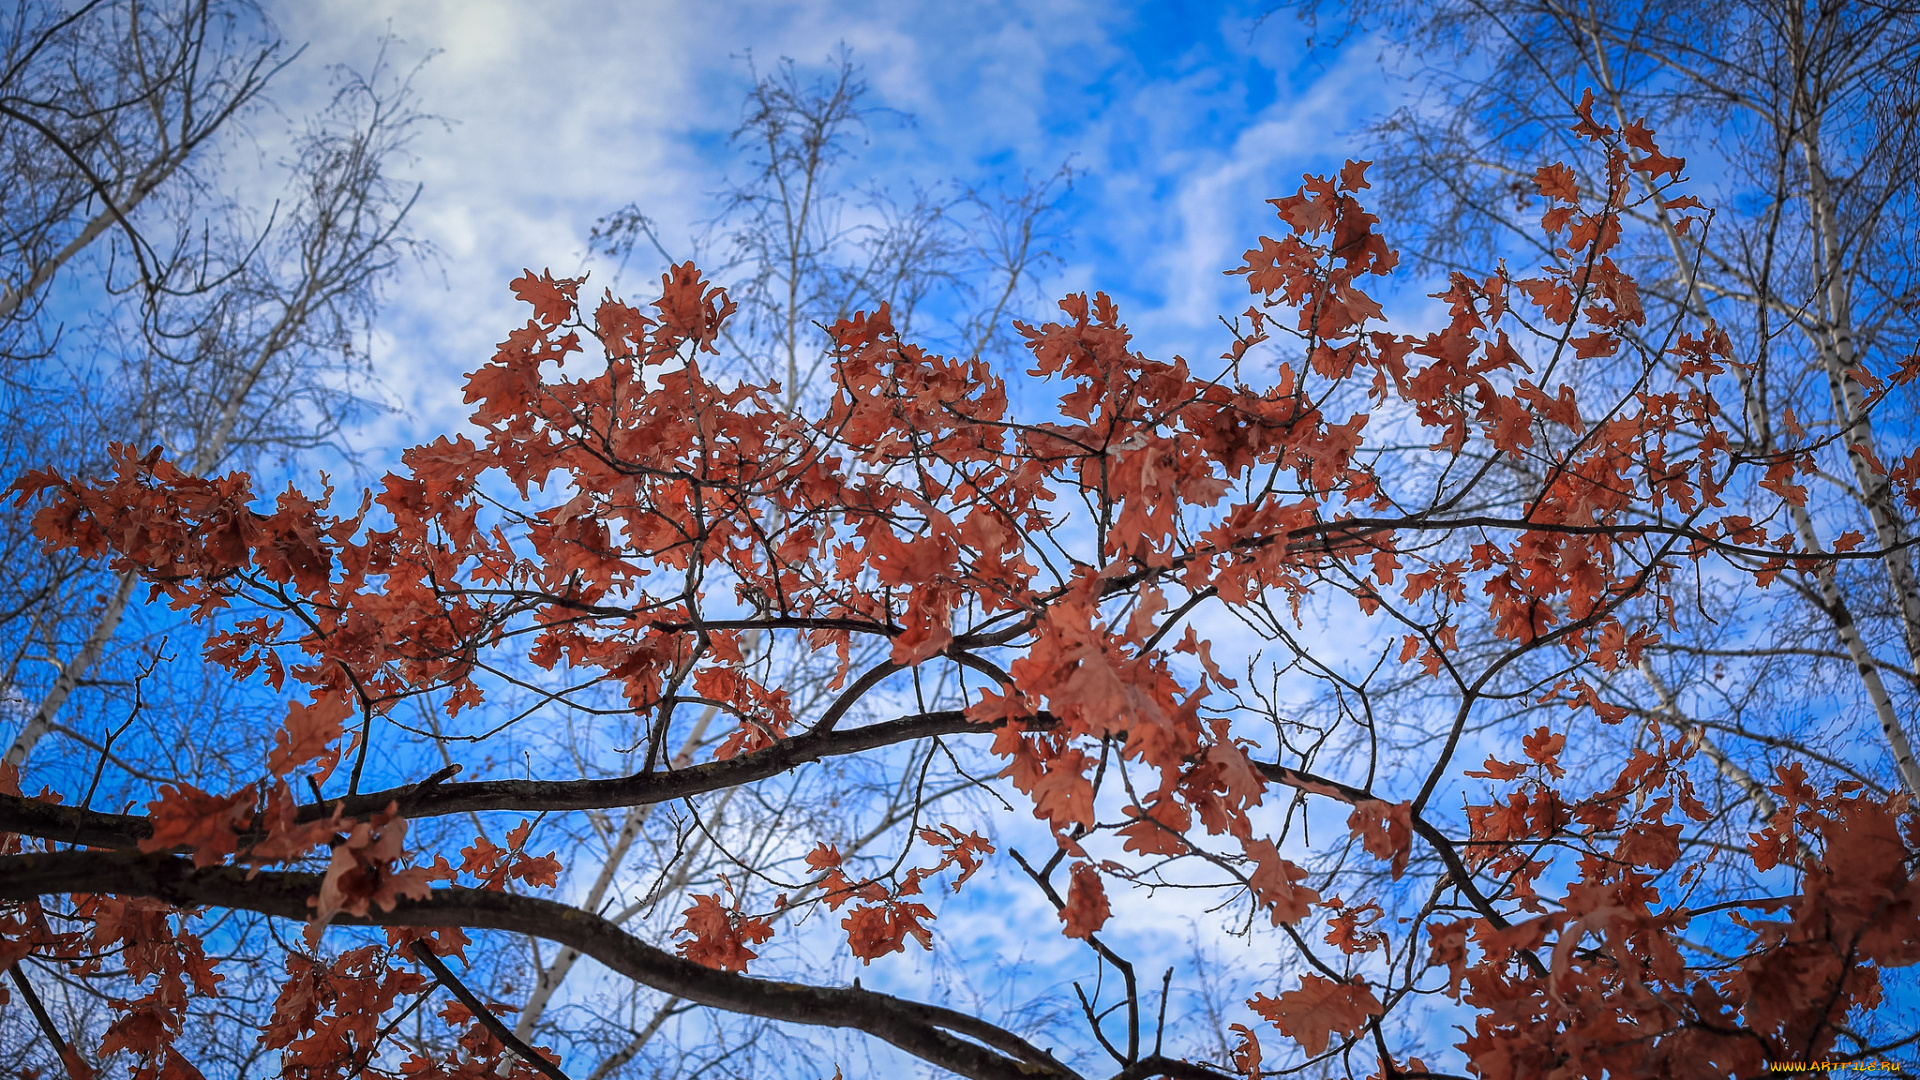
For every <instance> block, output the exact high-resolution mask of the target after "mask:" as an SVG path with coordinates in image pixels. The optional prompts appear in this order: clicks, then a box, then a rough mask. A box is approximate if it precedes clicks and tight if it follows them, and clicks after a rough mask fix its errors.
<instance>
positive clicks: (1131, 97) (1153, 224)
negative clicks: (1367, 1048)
mask: <svg viewBox="0 0 1920 1080" xmlns="http://www.w3.org/2000/svg"><path fill="white" fill-rule="evenodd" d="M1259 11H1260V7H1259V5H1257V4H1241V3H1232V4H1224V5H1209V4H1198V3H1160V4H1143V5H1131V6H1128V5H1116V4H1107V3H1091V2H1085V0H1058V2H1055V3H1049V4H1017V3H991V2H989V3H972V4H939V5H935V4H885V3H872V2H864V0H862V2H843V3H826V4H822V3H811V4H809V3H768V2H762V0H749V2H745V3H733V4H724V5H697V6H696V5H689V4H678V5H669V4H659V3H634V4H611V3H593V2H587V0H562V2H557V3H545V4H538V5H536V4H531V3H519V2H508V0H471V2H458V3H456V2H449V0H437V2H436V0H424V2H410V3H407V4H402V5H393V4H391V3H383V2H376V0H337V2H332V3H307V4H286V3H283V4H280V5H277V9H276V10H274V11H273V16H274V18H275V19H276V21H277V22H278V23H279V25H280V27H281V29H282V30H283V32H284V33H285V34H286V36H287V37H288V38H289V40H291V41H293V42H296V43H302V42H303V43H307V44H308V52H307V54H306V56H305V57H304V58H303V60H302V63H301V64H300V65H299V66H298V67H297V68H296V69H295V70H294V71H292V72H289V73H288V74H289V75H292V76H293V78H292V79H291V80H289V82H288V83H287V84H285V85H283V86H282V87H281V90H280V96H281V99H282V101H283V102H285V106H286V108H287V110H288V112H289V113H290V114H297V112H298V111H299V110H300V108H301V107H302V106H303V105H305V104H308V103H309V101H308V100H307V99H309V98H311V99H312V100H313V101H317V100H318V95H319V94H321V93H324V91H325V86H324V80H323V77H322V76H323V72H322V67H321V64H322V62H325V61H331V60H343V61H345V62H347V63H350V64H356V65H360V66H363V67H364V66H365V65H366V64H367V63H369V62H370V60H371V58H372V57H373V55H374V54H375V51H376V49H377V46H378V41H379V38H380V36H381V35H382V34H383V33H385V32H387V31H388V30H389V29H390V30H391V32H392V33H393V34H394V35H395V36H396V37H397V38H399V39H400V44H399V45H397V46H396V47H395V49H394V50H393V55H394V57H395V58H396V59H397V60H398V62H399V64H400V65H402V66H406V65H409V64H411V63H412V62H414V61H416V60H417V59H418V58H420V57H422V56H425V55H427V54H428V53H429V52H436V53H437V55H435V56H434V57H433V58H432V59H431V60H430V61H429V62H428V63H427V65H426V66H425V68H424V69H423V70H422V71H421V72H420V74H419V76H418V79H417V81H416V86H417V88H418V89H419V91H420V95H421V99H422V105H423V107H424V108H426V109H427V110H429V111H431V112H433V113H436V114H438V115H439V116H441V117H443V118H444V119H445V120H446V121H447V122H448V123H447V124H446V126H444V127H433V128H429V129H423V131H422V133H421V137H420V138H419V140H418V141H417V143H416V144H415V150H416V152H417V154H418V161H417V162H416V163H415V165H414V167H413V170H412V172H413V175H414V176H415V177H417V178H418V180H420V181H421V182H422V183H423V184H424V185H425V188H424V192H423V194H422V197H421V202H420V205H419V208H418V210H417V211H416V214H417V217H416V226H417V228H418V230H419V232H420V233H421V234H422V235H423V236H424V237H425V238H426V239H428V240H431V241H432V242H433V243H434V244H435V245H436V246H437V247H438V249H439V250H440V253H441V255H440V259H439V260H438V261H437V262H436V263H434V264H431V265H427V266H409V267H407V269H406V270H405V271H404V273H403V274H402V276H401V277H400V279H399V280H398V281H397V282H396V283H395V287H394V289H393V292H392V296H391V299H390V302H389V304H388V306H387V308H386V310H385V313H384V315H383V317H382V318H381V320H380V322H379V324H378V327H377V334H378V336H377V345H378V348H377V350H376V356H377V358H378V360H379V363H380V370H381V375H382V378H383V381H384V382H385V384H386V386H387V389H388V390H389V392H390V394H391V395H392V397H393V398H394V400H395V402H396V404H399V405H401V406H402V408H403V409H404V410H405V415H404V416H402V417H396V418H394V419H393V420H391V421H387V422H382V423H379V424H376V425H375V426H374V427H372V428H370V429H369V430H367V431H366V432H364V433H363V440H364V441H367V442H370V443H372V444H374V445H372V446H370V447H369V449H370V450H372V451H373V456H374V457H375V458H378V457H380V456H381V447H382V446H383V445H384V446H392V445H393V444H395V443H398V442H400V441H401V440H406V441H412V440H414V439H418V438H421V437H431V435H433V434H437V433H439V432H441V431H445V430H448V429H449V428H451V427H455V426H458V425H459V423H460V422H461V420H462V419H463V415H464V410H463V409H462V408H461V406H460V404H459V387H460V383H461V381H462V380H461V374H462V373H464V372H466V371H470V370H472V369H473V368H474V367H475V366H477V365H478V364H479V363H480V362H482V361H483V360H484V359H485V358H486V357H487V356H488V355H489V354H490V353H491V346H492V344H493V343H494V342H495V341H498V340H500V338H501V336H503V335H504V333H505V331H506V330H507V328H509V327H510V326H512V325H515V324H516V323H517V322H518V321H519V320H521V319H522V318H524V315H523V313H521V312H520V311H519V310H517V305H516V303H515V302H514V301H513V300H512V298H511V296H510V295H509V293H508V291H507V289H506V283H507V281H508V280H510V279H511V278H512V277H514V276H516V275H517V274H518V272H519V270H520V268H521V267H532V268H534V269H539V268H542V267H552V268H553V270H554V271H555V272H556V273H561V272H577V271H578V270H580V269H582V268H593V269H595V271H596V273H595V284H596V285H600V284H604V283H606V282H607V281H608V280H609V277H608V275H609V272H610V271H611V269H612V268H611V267H610V266H605V265H600V266H597V267H594V266H592V264H590V263H589V262H587V261H586V247H587V245H586V236H587V232H588V230H589V229H590V227H591V226H592V224H593V222H594V221H595V219H596V218H598V217H599V216H601V215H603V214H605V213H607V212H609V211H611V210H613V209H615V208H617V207H619V206H622V205H624V204H626V203H629V202H633V203H637V204H639V205H640V206H641V207H643V208H644V209H645V210H646V211H647V212H648V213H649V214H650V215H651V216H653V217H654V218H655V219H656V220H658V221H660V222H661V223H662V226H663V232H665V233H666V234H667V235H668V236H674V235H682V236H684V235H687V234H688V232H690V231H691V229H692V228H693V227H694V226H695V225H696V223H698V222H699V221H701V220H703V219H705V218H707V217H709V216H711V214H712V211H713V207H714V203H713V200H712V199H711V197H710V193H711V192H712V191H713V190H714V189H716V188H717V187H719V186H720V185H721V183H722V182H723V180H724V179H725V178H726V177H727V176H729V175H734V176H738V175H739V173H740V170H741V163H740V160H739V158H738V156H737V155H736V154H735V152H734V151H733V150H732V149H731V148H730V147H729V146H728V144H727V139H726V135H727V133H728V132H729V131H730V130H731V129H732V127H733V125H734V123H735V122H736V121H737V119H738V117H739V109H740V102H741V97H742V94H743V93H744V91H745V90H746V89H747V87H748V86H749V85H750V82H751V80H750V76H749V73H748V66H747V63H746V62H745V61H744V60H743V59H742V58H743V57H744V56H745V55H746V54H748V53H749V52H750V53H751V54H752V56H753V57H754V58H755V60H756V61H757V62H758V63H759V64H760V65H762V67H763V68H764V67H765V66H767V65H770V64H772V63H774V62H776V61H777V60H778V59H779V58H781V57H791V58H793V59H794V60H796V61H797V62H798V63H800V64H801V65H802V69H803V70H806V69H808V68H809V67H811V68H813V69H815V70H824V68H825V61H826V58H827V57H828V55H829V54H830V53H831V52H832V51H833V50H834V49H835V48H836V46H837V45H839V44H840V43H842V42H844V43H845V44H846V45H847V46H848V47H849V48H850V49H851V50H852V51H853V55H854V58H855V60H856V61H857V62H858V63H860V64H861V65H862V66H863V68H864V70H865V75H866V78H867V81H868V84H869V86H870V88H871V102H872V104H875V105H879V106H885V107H887V108H888V109H889V110H894V111H892V112H889V113H884V114H880V115H877V116H876V117H875V118H874V120H873V121H872V123H871V128H872V145H871V149H870V151H869V152H868V153H867V155H866V156H865V158H864V160H863V165H864V166H865V167H866V168H868V169H869V170H871V173H872V178H873V179H874V180H876V181H878V182H880V183H883V184H896V185H897V184H900V183H902V182H904V181H908V180H918V181H920V182H922V183H933V182H939V181H943V180H953V181H959V182H960V183H963V184H973V185H991V184H993V183H994V182H996V181H998V180H1001V179H1003V178H1009V177H1013V178H1017V177H1018V176H1019V175H1020V174H1021V173H1022V172H1023V171H1031V172H1034V173H1037V174H1040V175H1045V174H1047V173H1049V172H1051V171H1053V170H1054V169H1056V168H1057V167H1059V165H1060V164H1061V163H1063V162H1071V164H1072V165H1073V167H1074V169H1075V171H1076V172H1077V174H1078V177H1077V180H1076V184H1075V189H1074V192H1073V195H1072V197H1071V198H1070V200H1069V201H1068V203H1067V204H1066V207H1065V213H1066V221H1065V222H1064V224H1065V225H1066V229H1067V231H1068V232H1070V233H1071V235H1072V238H1073V243H1072V246H1071V248H1070V249H1069V250H1068V251H1067V259H1066V261H1065V263H1064V264H1063V265H1062V266H1060V267H1059V268H1057V270H1056V272H1055V273H1054V274H1053V280H1052V281H1049V282H1048V283H1047V287H1046V292H1047V293H1048V294H1049V295H1055V296H1057V295H1059V294H1061V293H1064V292H1067V291H1074V290H1081V289H1087V290H1093V289H1104V290H1106V291H1107V292H1109V293H1111V294H1113V295H1114V296H1115V297H1116V298H1117V299H1119V300H1120V301H1121V303H1122V305H1123V307H1122V310H1123V312H1124V313H1125V314H1126V316H1127V318H1128V321H1129V323H1130V324H1131V325H1132V326H1133V327H1134V329H1135V331H1136V333H1138V334H1139V337H1140V343H1141V346H1142V347H1143V348H1144V349H1145V351H1147V352H1148V353H1149V354H1151V355H1166V354H1169V353H1173V352H1180V353H1183V354H1185V355H1188V356H1189V357H1195V358H1197V357H1200V356H1206V355H1213V354H1217V353H1218V352H1219V351H1220V349H1221V347H1222V334H1221V331H1220V329H1219V327H1218V325H1217V323H1216V321H1215V320H1216V317H1217V316H1218V315H1219V314H1221V313H1224V312H1229V311H1235V310H1239V309H1241V308H1244V306H1245V300H1244V299H1242V297H1243V296H1244V292H1243V291H1242V290H1240V289H1239V287H1238V283H1237V282H1236V281H1234V280H1232V279H1227V278H1223V277H1222V276H1221V274H1220V272H1221V271H1222V270H1223V269H1225V268H1227V267H1229V266H1231V265H1233V264H1234V263H1235V262H1237V256H1238V255H1239V253H1240V252H1241V251H1243V250H1244V249H1245V248H1247V247H1248V246H1251V244H1252V243H1253V241H1254V239H1255V238H1256V237H1257V236H1258V235H1259V232H1260V230H1261V229H1262V228H1264V227H1265V226H1266V223H1267V222H1269V221H1270V220H1271V210H1270V209H1269V208H1268V207H1266V206H1265V205H1264V203H1263V200H1264V199H1266V198H1269V197H1272V196H1275V195H1279V194H1285V193H1287V192H1290V191H1292V190H1293V188H1294V186H1296V185H1297V184H1298V181H1299V176H1300V174H1301V173H1302V172H1303V171H1308V170H1325V169H1328V168H1331V167H1335V166H1337V165H1338V164H1339V163H1340V161H1341V160H1343V159H1344V158H1345V157H1346V156H1348V155H1349V153H1351V152H1352V148H1353V147H1354V146H1356V145H1357V143H1358V140H1357V137H1356V136H1355V131H1356V129H1357V128H1358V127H1359V126H1360V125H1362V124H1363V123H1364V122H1365V121H1366V120H1367V119H1369V118H1370V117H1372V116H1376V115H1378V114H1379V113H1380V112H1381V111H1383V110H1385V109H1388V108H1390V107H1392V105H1394V104H1395V103H1396V102H1397V100H1398V99H1397V97H1396V91H1395V89H1394V86H1395V83H1394V82H1393V81H1392V80H1390V79H1386V78H1383V77H1382V69H1381V66H1380V63H1379V49H1378V47H1377V45H1375V44H1374V43H1371V42H1366V41H1362V42H1361V43H1359V44H1358V45H1357V46H1355V47H1352V48H1349V49H1348V50H1347V51H1345V52H1343V53H1340V54H1337V55H1326V54H1313V55H1309V53H1308V51H1307V49H1306V48H1305V47H1304V44H1303V42H1302V40H1301V39H1302V35H1301V33H1300V31H1299V28H1298V26H1297V24H1295V23H1293V22H1292V21H1291V19H1290V18H1288V17H1284V16H1283V17H1281V18H1277V19H1274V20H1271V21H1269V22H1267V23H1266V24H1265V25H1261V26H1258V27H1256V22H1257V16H1258V14H1259ZM909 118H910V119H909ZM618 284H619V285H620V286H625V287H626V289H627V291H629V292H636V293H637V292H641V291H643V289H644V283H643V282H642V281H641V280H640V279H639V275H635V274H629V276H628V279H627V280H624V281H622V282H620V283H618ZM377 467H378V466H376V468H377Z"/></svg>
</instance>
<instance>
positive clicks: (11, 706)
mask: <svg viewBox="0 0 1920 1080" xmlns="http://www.w3.org/2000/svg"><path fill="white" fill-rule="evenodd" d="M287 52H288V50H286V49H285V48H284V46H283V45H282V44H281V43H280V42H279V41H278V40H277V38H276V37H275V36H274V33H273V30H272V27H271V26H270V25H269V24H268V23H267V22H266V20H265V19H264V17H263V16H262V15H261V13H260V12H259V11H258V10H256V9H255V8H254V7H253V6H252V5H251V4H248V3H243V2H234V3H216V2H214V0H176V2H167V3H147V2H144V0H118V2H108V0H93V2H89V3H82V4H77V5H71V6H62V5H50V4H40V3H29V2H24V0H23V2H22V3H20V4H19V5H18V6H17V7H16V8H15V10H14V12H13V13H12V17H11V19H10V20H9V22H8V23H7V25H6V37H5V45H4V59H5V65H6V66H5V68H4V70H3V71H0V148H3V149H0V153H3V154H4V157H0V169H3V170H4V179H3V180H0V185H4V189H5V195H4V199H5V203H4V206H3V207H0V211H3V212H0V288H3V290H4V291H0V350H4V352H5V354H6V360H5V366H4V371H3V372H0V380H3V383H4V385H3V387H0V392H3V393H4V395H5V412H4V416H0V424H4V431H5V438H4V439H3V440H0V441H3V442H4V443H5V445H6V449H5V451H4V454H5V462H4V464H5V466H6V468H7V469H8V471H9V473H10V474H18V473H20V472H23V471H25V470H27V469H30V468H38V467H44V466H46V465H49V464H56V463H57V464H59V465H60V466H61V467H64V468H75V467H81V468H91V469H94V470H98V469H100V468H102V467H104V465H105V459H104V457H103V453H104V447H105V446H106V444H107V443H109V442H124V443H129V444H132V445H136V446H141V447H146V446H152V445H161V446H164V447H166V448H167V449H168V450H169V451H170V452H172V453H175V454H178V455H180V456H181V457H182V459H183V460H184V461H185V462H187V463H188V464H189V466H190V467H191V468H192V469H193V470H194V471H196V472H201V473H208V472H212V471H214V470H217V469H220V468H222V467H224V466H230V465H234V464H245V465H254V464H258V463H260V462H262V461H263V460H265V461H271V460H273V459H274V458H275V457H276V456H280V457H284V456H285V455H287V454H291V453H295V452H298V451H301V450H304V449H310V448H314V447H317V446H322V445H331V446H334V447H336V448H340V449H344V447H341V446H340V444H339V441H338V436H339V433H340V431H341V429H342V427H343V425H344V424H346V423H348V422H350V421H351V419H352V417H353V416H354V414H355V412H356V410H357V409H359V408H362V407H364V406H365V405H367V404H369V403H370V402H369V399H367V398H366V396H365V389H366V387H367V385H368V383H367V375H368V374H369V371H368V368H367V365H366V348H365V342H364V337H365V333H364V332H365V328H366V327H367V325H368V320H369V319H370V317H371V315H372V312H373V310H374V308H375V306H376V305H377V303H378V301H379V298H380V290H381V286H382V282H383V281H384V279H385V278H386V277H387V275H388V272H389V271H390V270H391V269H392V267H393V266H394V263H395V261H396V259H398V258H399V257H401V256H402V254H403V253H404V252H406V251H407V250H409V249H410V248H413V247H415V246H416V245H415V242H414V240H413V239H412V238H411V237H410V236H409V234H408V233H407V232H406V231H405V219H406V215H407V212H408V209H409V208H410V207H411V205H412V202H413V199H414V198H415V196H416V195H417V189H415V188H414V187H412V186H411V185H408V184H404V183H402V182H400V181H399V179H398V178H397V177H396V176H395V175H394V168H395V166H396V165H397V164H399V163H400V162H401V161H402V160H403V159H404V157H405V155H406V146H407V142H408V140H409V138H410V137H411V134H412V131H413V129H414V128H415V127H416V126H417V125H418V123H419V122H420V121H421V119H422V117H421V115H420V113H419V112H418V110H417V108H416V106H415V103H414V98H413V94H412V91H411V89H410V87H409V85H408V81H407V80H406V79H405V78H396V77H395V75H394V73H393V72H392V71H391V69H390V66H389V64H388V62H387V60H386V58H385V54H384V50H383V52H382V55H381V57H380V58H379V59H378V60H377V61H376V62H375V64H374V65H373V67H372V68H371V69H370V73H369V74H368V75H367V76H365V77H362V76H360V75H357V74H354V73H351V72H348V71H346V70H344V69H342V70H341V71H340V73H339V75H338V77H337V78H336V80H335V93H334V96H333V98H332V100H331V101H330V102H329V103H328V105H327V106H326V107H325V108H323V109H322V110H321V111H320V112H319V113H317V114H315V115H313V116H311V117H309V118H307V119H306V120H305V121H303V122H302V123H300V124H299V125H298V126H297V127H295V129H294V130H293V131H292V132H290V135H291V140H290V143H289V145H288V149H287V150H286V151H285V156H284V160H281V161H280V162H279V163H278V167H279V169H280V171H281V172H283V173H284V176H285V186H284V190H283V192H282V194H281V195H280V197H279V198H278V200H277V201H275V202H273V203H272V204H270V205H258V204H255V203H253V202H249V201H247V200H245V199H243V198H242V197H241V196H239V195H237V194H235V193H234V192H233V191H232V190H231V189H232V188H233V187H234V184H233V183H231V182H229V181H228V179H227V176H228V173H229V172H231V170H230V169H228V166H229V164H230V163H231V162H233V161H234V160H235V159H242V158H244V157H245V156H246V155H247V154H248V153H249V152H251V153H255V154H259V153H267V154H272V153H273V151H272V150H271V149H270V148H269V147H267V146H266V145H265V144H264V143H263V142H261V141H260V140H259V138H258V136H257V134H256V133H254V132H251V131H250V130H249V129H248V127H247V124H249V123H259V122H263V121H266V120H270V119H272V118H273V116H274V114H273V113H272V112H271V111H269V110H268V109H267V108H266V106H267V101H266V98H265V97H264V92H265V89H266V86H267V84H268V80H269V79H270V78H271V77H272V76H273V75H274V74H276V73H277V72H279V71H280V70H281V69H282V68H283V67H284V66H285V64H286V63H287V61H288V59H289V58H288V57H287ZM223 170H227V171H223ZM0 529H3V531H4V539H0V544H4V546H5V549H6V551H7V553H8V554H9V556H10V558H11V562H10V566H11V567H13V568H14V569H15V570H16V571H17V573H16V574H10V575H9V580H8V584H7V585H6V586H4V587H3V588H4V592H3V593H0V619H4V624H3V625H4V626H5V631H4V634H3V635H0V640H3V641H4V644H5V661H4V663H5V667H4V670H0V699H3V700H5V701H6V703H7V707H6V718H7V721H8V724H7V738H8V740H9V746H8V748H7V750H6V752H5V760H6V761H7V762H9V763H12V764H15V765H18V764H20V763H21V762H22V761H24V760H25V759H26V757H27V756H28V755H29V754H30V753H32V752H33V750H34V748H35V747H36V745H38V744H39V743H40V741H41V740H42V739H43V738H44V737H45V736H46V735H47V734H49V733H50V732H53V731H55V730H57V729H58V728H59V727H60V724H59V717H60V716H61V714H62V711H63V710H65V709H67V708H68V706H69V701H70V699H71V698H72V697H73V695H74V693H75V692H76V691H77V690H79V689H81V688H83V687H85V686H88V685H90V684H98V683H102V682H104V683H105V684H107V685H112V684H114V683H116V682H118V683H121V684H123V685H124V682H125V679H124V675H125V672H123V671H119V670H115V671H107V670H106V668H110V667H114V664H113V663H110V662H109V661H111V660H112V658H113V656H114V654H115V653H116V652H122V651H126V650H128V649H129V647H130V643H131V642H132V641H133V640H134V639H137V638H140V637H142V636H144V634H145V631H144V630H138V629H136V630H134V631H131V632H130V631H129V629H128V627H127V625H126V621H125V620H126V617H127V614H128V612H129V610H130V608H131V607H134V606H137V605H135V604H134V599H135V598H134V593H133V582H132V579H131V578H130V577H127V576H125V575H119V576H106V575H103V574H102V573H101V572H99V571H98V570H97V569H95V570H88V569H87V568H85V567H83V566H81V565H80V564H75V563H71V562H66V561H61V560H58V559H54V560H48V559H46V558H44V557H42V556H40V555H39V554H38V547H39V545H38V544H37V542H35V541H34V539H33V538H32V535H31V526H30V522H29V520H28V519H27V518H26V517H25V516H24V513H23V512H22V511H20V510H18V509H16V508H10V509H8V510H7V511H6V516H5V518H4V522H0ZM149 629H151V628H149ZM134 651H137V650H134ZM128 662H129V663H130V662H132V661H131V660H130V659H129V660H128ZM103 664H105V667H103ZM119 666H120V667H123V668H124V667H126V664H125V663H121V664H120V665H119Z"/></svg>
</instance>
